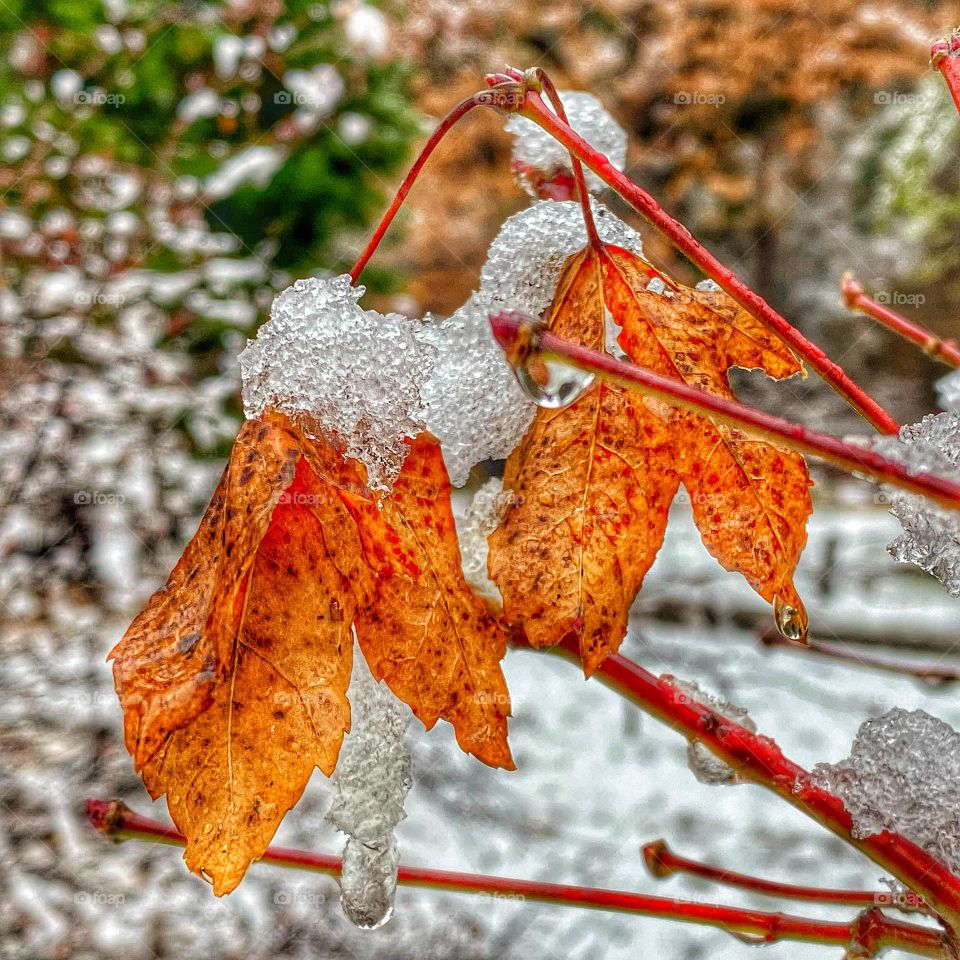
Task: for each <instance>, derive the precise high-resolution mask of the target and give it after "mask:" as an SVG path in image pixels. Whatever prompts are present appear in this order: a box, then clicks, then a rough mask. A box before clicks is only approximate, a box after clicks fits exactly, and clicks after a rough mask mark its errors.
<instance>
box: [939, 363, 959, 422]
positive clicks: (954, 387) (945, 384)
mask: <svg viewBox="0 0 960 960" xmlns="http://www.w3.org/2000/svg"><path fill="white" fill-rule="evenodd" d="M934 386H935V387H936V389H937V400H938V401H939V403H940V406H941V407H943V409H944V410H951V411H953V412H954V413H960V370H953V371H951V372H950V373H948V374H947V375H946V376H945V377H941V378H940V379H939V380H938V381H937V382H936V383H935V384H934Z"/></svg>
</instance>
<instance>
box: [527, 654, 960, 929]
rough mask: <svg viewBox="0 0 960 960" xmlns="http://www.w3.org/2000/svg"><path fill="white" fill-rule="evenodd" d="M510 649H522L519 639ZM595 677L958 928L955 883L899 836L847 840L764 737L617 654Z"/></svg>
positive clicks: (799, 770) (845, 830)
mask: <svg viewBox="0 0 960 960" xmlns="http://www.w3.org/2000/svg"><path fill="white" fill-rule="evenodd" d="M515 643H517V644H522V640H520V639H519V638H518V639H517V640H516V641H515ZM551 652H553V653H557V654H560V655H562V656H564V658H566V659H569V660H570V661H572V662H574V663H577V664H579V663H580V657H579V654H578V650H577V644H576V642H575V641H569V640H565V641H564V642H563V643H562V644H561V645H560V646H557V647H553V648H551ZM594 675H595V676H597V677H598V678H599V679H600V680H601V682H603V683H605V684H606V685H608V686H609V687H611V688H612V689H614V690H615V691H617V692H618V693H619V694H621V696H623V697H625V698H626V699H628V700H630V701H631V702H632V703H635V704H636V705H637V706H638V707H640V709H641V710H643V711H645V712H646V713H649V714H650V715H651V716H652V717H654V718H655V719H657V720H660V721H661V722H663V723H665V724H666V725H667V726H669V727H670V728H671V729H673V730H675V731H677V732H678V733H681V734H683V736H685V737H686V738H687V739H688V740H697V741H699V742H700V743H702V744H703V745H704V746H706V747H707V748H708V749H709V750H710V751H711V752H713V753H714V754H716V756H718V757H719V758H720V759H721V760H723V761H724V762H725V763H727V764H729V766H730V767H732V768H733V769H734V770H735V771H736V772H737V773H738V774H739V775H740V776H741V777H742V778H743V779H745V780H751V781H753V782H754V783H757V784H759V785H760V786H762V787H766V788H767V789H768V790H770V791H772V792H773V793H775V794H776V795H777V796H779V797H780V798H781V799H783V800H786V801H787V803H789V804H791V805H792V806H794V807H796V808H797V809H798V810H800V811H801V812H803V813H805V814H806V815H807V816H808V817H811V818H812V819H814V820H816V821H817V822H818V823H820V824H821V825H822V826H824V827H826V828H827V829H828V830H830V831H831V832H832V833H835V834H836V835H837V836H838V837H841V838H842V839H843V840H844V841H846V842H847V843H848V844H850V845H851V846H853V847H856V848H857V849H858V850H860V851H861V852H862V853H864V854H865V855H866V856H867V857H869V858H870V859H871V860H872V861H873V862H874V863H876V864H878V865H879V866H880V867H882V868H883V869H884V870H886V871H888V872H889V873H891V874H893V876H895V877H896V878H897V879H898V880H900V881H901V882H902V883H904V884H906V886H908V887H909V888H910V889H911V890H912V891H913V892H914V893H916V894H917V895H918V896H920V897H921V898H922V899H923V900H924V901H925V903H926V904H927V906H928V907H930V909H931V910H932V911H934V912H935V913H936V914H937V916H939V917H940V919H941V920H942V921H943V922H944V923H945V924H946V925H947V927H948V928H949V929H951V930H955V929H960V878H958V877H955V876H954V875H953V874H952V873H951V872H950V871H949V870H948V869H947V868H946V867H945V866H944V865H943V864H942V863H941V862H940V861H939V860H935V859H934V858H933V857H932V856H930V854H928V853H927V852H926V851H925V850H923V849H921V848H920V847H918V846H917V845H916V844H915V843H912V842H911V841H910V840H907V839H906V838H905V837H901V836H900V835H899V834H896V833H890V832H889V831H884V832H883V833H875V834H871V835H870V836H867V837H856V836H854V835H853V832H852V826H853V824H852V820H851V818H850V814H849V813H848V812H847V810H846V808H845V807H844V805H843V801H842V800H841V799H840V798H839V797H836V796H834V795H833V794H832V793H828V792H827V791H826V790H822V789H821V788H820V787H817V786H814V784H813V783H812V782H811V780H810V774H809V773H808V772H807V771H806V770H804V769H803V767H801V766H799V765H798V764H796V763H794V762H793V761H792V760H789V759H787V757H785V756H784V755H783V751H782V750H781V749H780V748H779V747H778V746H777V745H776V743H774V741H773V740H771V739H770V738H769V737H764V736H761V735H759V734H756V733H751V732H750V731H749V730H747V729H746V728H745V727H741V726H740V725H739V724H737V723H734V722H733V721H731V720H728V719H727V718H726V717H724V716H723V715H722V714H719V713H716V712H715V711H714V710H711V709H710V708H709V707H707V706H705V705H704V704H702V703H699V702H698V701H696V700H694V699H693V698H692V697H691V696H690V695H689V694H688V693H687V692H686V691H685V690H683V689H681V688H679V687H677V686H675V685H674V684H673V683H672V682H671V678H668V677H662V678H657V677H655V676H654V675H653V674H652V673H649V672H648V671H647V670H644V669H643V667H641V666H640V665H639V664H636V663H634V662H633V661H632V660H629V659H628V658H627V657H624V656H621V655H620V654H612V655H611V656H609V657H607V658H606V660H604V661H603V662H602V663H601V664H600V666H599V667H598V668H597V670H596V673H595V674H594Z"/></svg>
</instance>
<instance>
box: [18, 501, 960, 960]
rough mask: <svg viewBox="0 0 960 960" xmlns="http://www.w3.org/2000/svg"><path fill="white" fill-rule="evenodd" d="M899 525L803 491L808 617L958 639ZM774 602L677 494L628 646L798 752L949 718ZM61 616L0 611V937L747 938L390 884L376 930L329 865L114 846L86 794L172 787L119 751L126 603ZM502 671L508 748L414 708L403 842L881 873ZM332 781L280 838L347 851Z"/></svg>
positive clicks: (190, 944) (662, 741)
mask: <svg viewBox="0 0 960 960" xmlns="http://www.w3.org/2000/svg"><path fill="white" fill-rule="evenodd" d="M897 533H898V524H897V523H896V521H895V520H893V519H892V518H891V517H890V516H889V515H888V514H887V513H886V512H885V510H884V508H883V507H882V506H881V505H877V504H874V503H864V502H862V501H861V502H846V501H845V498H844V497H842V496H841V497H839V498H838V497H837V496H833V497H832V498H831V499H830V501H829V502H828V501H826V500H824V501H821V502H819V503H818V504H817V508H816V511H815V514H814V518H813V521H812V523H811V542H810V546H809V547H808V549H807V552H806V554H805V556H804V559H803V562H802V567H801V575H800V576H799V577H798V587H799V589H800V592H801V594H803V595H804V596H805V597H807V598H808V599H809V601H810V602H809V607H810V613H811V623H812V627H813V632H814V634H815V635H817V636H818V637H820V638H831V639H836V638H840V639H841V640H842V639H843V638H844V637H845V636H847V635H856V636H857V637H859V638H861V639H870V638H873V639H874V640H877V639H879V638H880V637H882V636H883V635H884V633H885V632H889V633H890V634H895V635H897V636H900V637H902V638H904V639H906V640H909V639H913V638H915V639H916V640H920V639H927V640H929V639H930V638H932V642H933V644H934V645H935V646H939V647H940V648H941V649H942V650H943V651H944V652H943V653H942V654H941V653H935V654H933V655H928V658H929V659H933V660H936V659H939V658H940V657H941V656H943V657H948V654H947V652H946V651H947V648H948V647H949V638H950V634H951V632H953V629H955V627H954V626H953V625H955V624H956V622H957V620H956V614H957V609H958V603H960V601H957V600H953V599H951V598H950V597H949V596H948V595H947V594H946V592H945V591H943V589H942V587H941V586H940V585H939V584H937V583H936V582H935V581H933V580H932V579H929V578H926V577H925V576H924V575H923V574H920V573H918V572H917V571H915V570H912V569H911V568H907V567H902V566H897V565H896V564H894V562H893V561H892V560H891V559H889V557H887V556H886V554H885V552H884V544H885V543H886V542H888V541H889V540H890V539H892V538H893V537H894V536H895V535H896V534H897ZM682 606H685V607H686V608H687V609H689V610H690V611H692V612H691V613H690V614H689V616H688V617H687V618H686V619H683V618H678V620H677V622H669V621H668V620H667V619H665V616H666V612H669V611H676V610H679V609H681V607H682ZM767 609H768V608H765V607H764V605H763V604H762V603H761V602H760V601H758V600H756V599H755V598H753V596H752V594H751V591H750V590H749V589H748V588H747V587H746V586H745V585H744V584H743V582H742V580H741V579H740V578H739V577H737V576H735V575H732V574H726V573H724V572H723V571H722V570H720V569H719V567H718V566H717V565H716V563H715V562H714V561H713V560H712V559H711V558H710V557H709V556H708V555H707V554H706V553H705V551H704V550H703V548H702V547H701V546H700V545H699V543H698V540H697V538H696V534H695V531H694V529H693V526H692V523H691V522H690V519H689V516H688V513H687V508H686V507H685V506H684V505H682V504H681V505H679V506H678V507H677V508H676V509H675V511H674V516H673V518H672V522H671V526H670V530H669V533H668V537H667V542H666V544H665V546H664V548H663V551H662V552H661V555H660V557H659V558H658V560H657V563H656V565H655V567H654V568H653V570H652V571H651V574H650V575H649V578H648V583H647V584H646V586H645V588H644V591H643V593H642V594H641V600H640V602H639V603H638V605H637V608H636V611H635V615H634V618H633V623H632V631H631V635H630V637H629V638H628V640H627V641H626V642H625V647H624V650H625V652H627V653H628V654H629V655H630V656H632V657H634V658H635V659H637V660H638V661H639V662H641V663H642V664H644V665H645V666H646V667H648V668H649V669H651V670H653V671H654V672H661V673H672V674H676V675H678V676H680V677H684V678H689V679H692V680H696V681H697V682H698V683H699V684H700V685H701V686H702V687H704V688H705V689H707V690H709V691H711V692H714V693H718V694H722V695H723V696H724V697H726V698H728V699H729V700H731V701H733V702H735V703H737V704H739V705H741V706H743V707H745V708H747V709H748V710H749V711H750V715H751V717H752V718H753V719H754V721H755V722H756V724H757V726H758V728H759V730H760V731H761V732H764V733H768V734H771V735H773V736H775V737H776V739H777V740H778V741H779V743H780V744H781V746H782V747H783V749H784V750H785V752H786V753H787V755H788V756H790V757H792V758H793V759H795V760H797V761H799V762H800V763H802V764H804V765H805V766H812V765H813V764H814V763H816V762H818V761H836V760H840V759H841V758H843V757H845V756H846V755H847V753H848V752H849V746H850V743H851V741H852V739H853V737H854V735H855V733H856V731H857V728H858V727H859V725H860V723H861V722H862V721H863V720H864V719H865V718H866V717H868V716H872V715H876V714H879V713H882V712H884V711H886V710H888V709H889V708H891V707H893V706H902V707H905V708H908V709H913V708H917V707H922V708H924V709H926V710H928V711H929V712H930V713H933V714H935V715H937V716H939V717H941V718H942V719H944V720H946V721H947V722H949V723H952V724H953V725H954V726H960V703H958V702H957V698H956V696H955V693H954V691H953V690H952V689H951V688H945V689H936V688H931V687H929V686H926V685H924V684H922V683H920V682H918V681H915V680H910V679H907V678H900V677H896V676H892V675H890V674H887V673H880V672H877V671H874V670H871V669H868V668H864V667H856V666H849V665H843V664H838V663H836V662H833V661H828V660H820V659H817V658H814V657H810V656H806V655H803V654H798V653H795V652H793V651H785V650H776V651H771V650H767V649H764V648H763V647H762V646H761V645H760V644H759V643H758V642H757V640H756V631H755V629H754V628H753V627H747V626H746V624H747V623H748V622H749V621H750V618H761V619H762V618H764V617H766V616H767ZM651 612H656V613H657V614H658V618H655V617H654V616H652V615H651ZM56 617H57V622H52V623H51V622H44V623H42V624H40V623H37V622H33V621H31V622H20V621H18V620H17V618H16V617H13V616H10V615H9V613H8V615H7V616H6V619H5V625H4V628H3V631H2V634H0V637H2V640H0V642H2V647H0V684H2V688H0V690H2V696H0V751H2V757H3V763H2V768H0V816H2V830H0V863H2V870H0V889H2V890H3V895H2V898H0V944H2V946H0V957H11V958H14V957H15V958H21V957H23V958H27V957H30V958H46V957H64V956H71V957H111V958H112V957H118V958H120V957H122V958H125V960H126V958H130V960H137V958H141V957H143V958H148V960H149V958H153V957H178V958H192V957H204V958H210V957H232V956H244V957H245V958H261V957H263V958H267V957H301V956H302V957H340V956H344V957H358V958H363V957H391V958H410V960H440V958H448V957H449V958H465V957H474V956H475V957H524V958H552V957H565V958H567V957H574V958H581V957H582V958H593V957H601V956H602V957H605V958H610V960H618V958H628V957H629V958H634V957H636V956H637V955H642V956H655V957H663V958H671V960H672V958H677V960H681V958H683V960H693V958H697V957H710V958H715V960H716V958H720V960H728V958H729V960H734V958H741V957H742V958H746V957H750V956H753V952H752V948H751V947H750V946H748V945H746V944H744V943H742V942H739V941H737V940H735V939H733V938H731V937H729V936H727V935H725V934H723V933H722V932H719V931H714V930H709V929H706V928H697V927H687V926H681V925H679V924H674V923H669V922H664V921H661V920H655V919H644V918H638V917H628V916H623V915H612V914H607V913H602V912H597V911H588V910H578V909H572V908H563V907H557V906H548V905H541V904H537V903H528V902H523V901H521V900H511V899H505V898H490V897H467V896H464V895H460V894H449V893H441V892H436V891H432V890H425V889H404V888H400V890H399V892H398V895H397V904H396V911H395V914H394V918H393V919H392V920H391V921H390V923H388V924H387V925H386V926H385V927H383V928H381V929H379V930H375V931H369V932H367V931H362V930H357V929H356V928H354V927H353V926H351V925H350V924H349V923H348V922H347V921H346V920H345V919H344V918H343V917H342V915H341V913H340V908H339V904H338V902H337V898H338V891H337V887H336V883H335V881H333V880H332V879H330V878H326V877H316V876H311V875H307V874H300V873H296V872H293V871H285V870H280V869H278V868H275V867H270V866H263V865H260V866H256V867H254V868H253V869H252V870H251V871H250V874H249V875H248V876H247V878H246V879H245V880H244V882H243V883H242V884H241V886H240V888H239V889H238V890H237V891H236V892H235V893H234V894H232V895H230V896H229V897H227V898H225V899H223V900H220V901H218V900H216V899H215V898H214V897H213V895H212V894H211V892H210V889H209V887H208V886H207V885H206V884H205V883H203V881H201V880H200V879H199V878H197V877H195V876H192V875H191V874H189V873H188V872H187V870H186V867H185V866H184V865H183V863H182V861H181V859H180V856H179V852H178V851H177V850H175V849H172V848H169V847H161V846H154V845H146V844H140V843H135V842H128V843H125V844H121V845H111V844H110V843H108V842H107V841H105V840H104V839H103V838H101V837H100V836H99V835H97V834H95V833H94V832H93V831H92V830H91V829H90V828H88V827H87V825H86V821H85V820H84V818H83V813H82V803H83V799H84V798H85V797H87V796H97V797H114V796H119V797H122V798H124V799H125V800H126V801H127V802H128V803H129V804H130V805H131V806H132V807H133V808H134V809H136V810H137V811H138V812H143V813H151V814H152V815H154V816H156V817H158V818H164V817H165V810H164V805H163V802H162V801H161V802H159V803H156V804H152V805H151V804H150V802H149V799H148V798H147V796H146V794H145V792H144V790H143V788H142V786H140V784H139V781H138V780H137V778H136V777H135V775H134V774H133V770H132V764H131V762H130V759H129V757H128V756H127V754H126V752H125V751H124V749H123V745H122V742H121V737H120V729H121V722H120V709H119V706H118V705H117V703H116V700H115V696H114V694H113V690H112V683H111V678H110V673H109V669H108V667H107V665H106V664H105V663H104V656H105V654H106V652H107V651H108V650H109V648H110V647H111V645H112V644H113V642H114V641H115V640H116V639H117V637H118V636H119V635H120V633H121V632H122V630H123V629H124V627H125V626H126V623H125V622H124V620H123V619H122V618H121V617H120V616H119V615H117V614H114V615H112V616H111V618H110V619H108V620H106V621H104V620H103V619H101V618H100V617H98V616H97V614H96V612H95V611H93V610H92V609H91V608H89V607H82V606H77V607H72V608H71V607H70V606H69V604H68V603H67V602H65V601H64V602H61V603H60V604H59V605H58V607H57V609H56ZM734 624H740V626H736V625H734ZM952 628H953V629H952ZM857 649H863V647H859V648H857ZM506 673H507V679H508V683H509V685H510V690H511V694H512V697H513V705H514V719H513V721H512V723H511V743H512V747H513V752H514V756H515V757H516V760H517V765H518V770H517V771H516V772H515V773H505V772H503V771H492V770H489V769H487V768H485V767H483V766H481V765H480V764H478V763H477V762H476V761H475V760H473V759H471V758H470V757H467V756H465V755H463V754H461V753H460V752H459V751H458V749H457V748H456V745H455V743H454V739H453V736H452V734H451V731H450V728H449V727H448V726H446V725H445V724H440V725H438V727H437V728H435V729H434V730H433V731H431V732H430V733H424V732H423V731H422V729H418V725H417V724H415V723H414V724H412V725H411V727H410V733H409V739H410V745H411V749H412V751H413V758H414V777H415V782H414V787H413V790H412V791H411V793H410V795H409V797H408V799H407V804H406V806H407V813H408V818H407V819H406V820H405V821H404V822H403V823H401V824H400V827H399V829H398V841H399V845H400V851H401V857H402V859H403V861H404V862H406V863H409V864H419V865H431V866H439V867H447V868H451V869H459V870H467V871H475V872H483V873H497V874H502V875H507V876H515V877H523V878H542V879H549V880H552V881H559V882H569V883H577V884H588V885H594V886H604V887H612V888H621V889H629V890H637V891H649V892H654V893H658V894H664V895H671V896H679V897H688V898H692V899H700V900H710V901H720V902H727V903H733V904H738V903H739V904H745V905H751V906H754V907H757V908H766V909H772V910H777V909H781V908H785V909H788V910H791V909H793V912H801V911H799V910H797V909H794V908H792V906H791V905H789V904H782V903H781V902H779V901H770V900H765V899H763V898H759V897H756V896H751V895H747V894H741V893H738V892H736V891H726V890H719V889H717V888H716V887H712V886H710V885H708V884H706V883H704V882H702V881H696V880H692V879H688V878H680V877H674V878H671V879H669V880H666V881H657V880H654V879H652V878H650V877H649V876H647V875H646V872H645V870H644V867H643V861H642V858H641V856H640V847H641V846H642V844H643V843H644V842H646V841H648V840H651V839H655V838H657V837H663V838H665V839H666V840H668V842H669V843H670V844H671V845H672V846H673V847H674V848H675V849H676V850H678V851H679V852H682V853H685V854H688V855H691V856H695V857H698V858H703V859H707V860H710V861H714V862H717V863H720V864H723V865H726V866H728V867H730V868H732V869H735V870H740V871H745V872H752V873H757V874H761V875H764V876H769V877H775V878H778V879H781V880H785V881H789V882H794V883H817V884H827V885H831V886H840V887H842V886H849V887H873V886H877V885H878V881H879V878H880V873H881V872H880V870H879V869H878V868H876V867H875V866H873V865H871V864H870V863H869V862H868V861H866V860H865V859H863V858H862V857H860V856H859V855H858V854H856V853H855V852H854V851H852V850H850V849H848V848H847V847H845V846H844V845H843V844H842V843H841V842H839V841H837V840H835V839H833V838H832V837H831V836H830V835H828V834H826V833H825V832H824V831H823V830H822V829H820V828H819V827H818V826H817V825H816V824H814V823H813V822H812V821H808V820H807V819H806V818H805V817H803V816H802V815H801V814H800V813H798V812H796V811H795V810H793V809H792V808H791V807H789V806H787V805H786V804H784V803H782V802H781V801H780V800H778V799H776V798H775V797H773V796H772V795H769V794H767V793H765V792H764V791H763V790H762V789H760V788H758V787H754V786H749V785H741V786H733V787H717V786H707V785H704V784H701V783H699V782H698V781H697V780H696V779H695V778H694V777H693V775H692V774H691V773H690V772H689V771H688V769H687V767H686V761H685V757H686V754H685V743H684V741H683V740H682V738H680V737H678V736H677V735H676V734H675V733H673V732H672V731H671V730H669V729H668V728H666V727H664V726H661V725H660V724H658V723H656V722H655V721H654V720H652V719H651V718H649V717H646V716H643V715H640V714H639V713H638V712H637V711H636V710H635V709H633V708H632V707H630V706H629V705H627V704H625V703H624V702H623V701H622V700H620V699H619V698H618V697H617V696H616V695H615V694H613V693H612V692H611V691H609V690H608V689H606V688H605V687H603V686H602V685H601V684H600V683H598V682H596V681H584V680H583V678H582V677H581V676H580V675H579V674H578V672H577V671H576V670H575V669H574V668H573V667H572V666H570V665H569V664H568V663H566V662H563V661H561V660H559V659H558V658H554V657H551V656H549V655H547V654H544V653H531V652H513V653H511V654H509V655H508V658H507V661H506ZM328 803H329V790H328V787H327V785H326V782H325V780H324V778H323V777H322V776H321V775H320V774H315V776H314V778H313V780H312V781H311V784H310V786H309V787H308V790H307V794H306V795H305V797H304V799H303V800H302V801H301V803H300V805H299V806H298V807H297V808H296V809H295V810H294V811H293V812H292V813H291V814H290V815H289V816H288V817H287V820H286V821H285V823H284V824H283V826H282V827H281V830H280V832H279V834H278V837H277V842H278V843H281V844H284V845H288V846H304V847H309V848H312V849H316V850H321V851H326V852H339V851H340V850H341V848H342V844H343V838H342V836H338V835H337V834H336V833H335V832H334V831H333V829H332V827H330V826H329V824H327V823H326V822H325V821H324V819H323V814H324V812H325V809H326V806H327V804H328ZM802 912H804V913H811V912H812V913H816V914H818V915H824V916H843V915H844V913H843V911H840V912H839V913H838V912H837V911H836V910H830V909H828V908H822V909H818V908H803V909H802ZM769 952H770V953H771V955H776V956H782V957H785V958H786V957H789V958H791V960H805V958H807V957H810V958H813V957H817V956H823V955H824V954H825V951H823V950H822V949H820V948H816V947H808V946H803V945H798V944H783V945H779V946H775V947H771V948H770V950H769Z"/></svg>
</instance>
